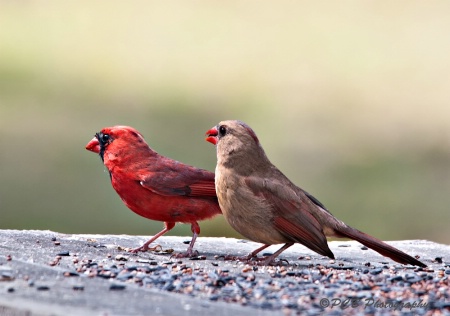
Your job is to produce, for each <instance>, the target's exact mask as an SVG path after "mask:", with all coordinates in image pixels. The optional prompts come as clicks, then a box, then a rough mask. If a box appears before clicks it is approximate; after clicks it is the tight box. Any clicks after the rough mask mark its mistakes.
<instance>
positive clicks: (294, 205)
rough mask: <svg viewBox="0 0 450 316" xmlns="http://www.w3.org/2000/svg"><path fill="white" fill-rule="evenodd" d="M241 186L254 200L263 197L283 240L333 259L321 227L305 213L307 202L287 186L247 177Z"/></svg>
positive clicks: (308, 204) (312, 217) (271, 180)
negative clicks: (284, 238) (246, 188)
mask: <svg viewBox="0 0 450 316" xmlns="http://www.w3.org/2000/svg"><path fill="white" fill-rule="evenodd" d="M245 183H246V184H247V186H248V187H249V188H250V190H252V192H253V193H254V194H255V195H257V196H263V197H264V198H265V200H266V201H267V202H268V203H270V204H271V205H272V209H273V214H275V216H274V220H273V223H274V226H275V227H276V228H277V230H278V231H279V232H280V233H281V234H282V235H284V236H285V237H286V238H288V239H290V240H292V241H293V242H298V243H301V244H303V245H305V246H306V247H308V248H310V249H311V250H314V251H315V252H317V253H319V254H321V255H324V256H327V257H330V258H334V255H333V253H332V252H331V250H330V248H329V247H328V243H327V239H326V237H325V234H324V232H323V230H322V226H321V225H320V223H319V222H318V221H317V219H316V218H315V217H314V216H313V215H312V214H311V212H309V208H310V207H311V204H310V203H311V202H310V201H309V200H308V199H307V198H306V196H305V197H303V196H299V195H297V194H296V192H295V191H294V190H292V189H291V188H290V187H289V185H285V184H281V183H280V182H278V181H276V180H273V179H270V180H269V179H263V178H258V177H248V178H246V179H245Z"/></svg>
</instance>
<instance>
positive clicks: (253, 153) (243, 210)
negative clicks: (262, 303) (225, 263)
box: [206, 121, 426, 267]
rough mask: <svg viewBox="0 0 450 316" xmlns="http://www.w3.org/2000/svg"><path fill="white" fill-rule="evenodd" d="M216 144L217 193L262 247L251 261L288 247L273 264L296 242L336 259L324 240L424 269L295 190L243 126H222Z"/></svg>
mask: <svg viewBox="0 0 450 316" xmlns="http://www.w3.org/2000/svg"><path fill="white" fill-rule="evenodd" d="M206 135H207V138H206V140H207V141H209V142H211V143H212V144H214V145H216V149H217V166H216V180H215V182H216V192H217V197H218V199H219V205H220V208H221V209H222V212H223V215H224V216H225V218H226V220H227V221H228V223H229V224H230V225H231V226H232V227H233V228H234V229H235V230H236V231H238V232H239V233H240V234H242V235H243V236H245V237H246V238H248V239H250V240H253V241H256V242H260V243H263V244H264V246H262V247H260V248H258V249H256V250H255V251H253V252H252V253H251V254H250V255H249V256H247V259H248V260H250V259H252V258H253V257H255V256H256V254H257V253H259V252H260V251H261V250H263V249H265V248H267V247H269V246H270V245H272V244H281V243H284V246H283V247H281V248H280V249H279V250H278V251H277V252H275V253H274V254H273V255H271V256H269V257H268V258H267V259H265V260H264V262H263V263H264V264H269V263H270V262H272V261H273V260H274V259H275V258H276V257H277V256H278V255H279V254H280V253H281V252H283V251H284V250H286V249H287V248H289V247H290V246H292V245H293V244H294V243H301V244H303V245H305V246H306V247H308V248H310V249H311V250H314V251H315V252H317V253H319V254H321V255H323V256H327V257H330V258H333V259H334V255H333V253H332V252H331V250H330V248H328V244H327V239H326V236H330V237H341V238H343V237H346V238H351V239H354V240H357V241H359V242H360V243H362V244H363V245H365V246H367V247H369V248H372V249H373V250H375V251H377V252H379V253H380V254H382V255H383V256H386V257H389V258H391V259H392V260H394V261H397V262H399V263H403V264H412V265H416V266H420V267H426V265H425V264H423V263H422V262H420V261H418V260H417V259H415V258H413V257H411V256H409V255H407V254H406V253H404V252H402V251H400V250H398V249H396V248H394V247H392V246H389V245H388V244H386V243H384V242H383V241H381V240H378V239H376V238H374V237H372V236H369V235H367V234H365V233H363V232H360V231H359V230H357V229H355V228H352V227H350V226H348V225H347V224H345V223H344V222H342V221H340V220H338V219H337V218H335V217H334V216H333V215H332V214H331V213H330V212H329V211H328V210H327V209H326V208H325V206H324V205H323V204H322V203H320V202H319V201H318V200H317V199H316V198H314V197H313V196H312V195H311V194H309V193H307V192H306V191H304V190H302V189H300V188H299V187H297V186H296V185H294V184H293V183H292V182H291V181H290V180H289V179H288V178H287V177H286V176H285V175H284V174H283V173H281V171H280V170H278V169H277V167H275V166H274V165H273V164H272V163H271V162H270V161H269V159H268V158H267V156H266V154H265V153H264V150H263V148H262V147H261V144H260V143H259V140H258V137H257V136H256V134H255V132H254V131H253V130H252V129H251V128H250V127H249V126H248V125H246V124H245V123H243V122H240V121H223V122H220V123H219V124H218V125H217V126H215V127H213V128H212V129H210V130H209V131H207V132H206Z"/></svg>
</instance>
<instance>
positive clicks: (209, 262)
mask: <svg viewBox="0 0 450 316" xmlns="http://www.w3.org/2000/svg"><path fill="white" fill-rule="evenodd" d="M148 237H149V236H146V237H144V236H125V235H118V236H114V235H108V236H105V235H68V234H60V233H56V232H51V231H18V230H0V315H14V316H19V315H20V316H22V315H27V316H38V315H39V316H40V315H42V316H47V315H217V316H219V315H236V316H237V315H248V314H251V315H277V314H279V315H290V314H296V313H303V312H305V313H308V314H315V313H322V312H324V313H329V314H333V315H335V314H336V313H337V314H340V313H343V312H348V311H351V312H353V313H356V314H357V313H360V312H361V311H362V310H363V309H361V308H362V307H361V308H359V309H358V308H355V309H352V310H348V309H347V310H346V311H345V310H343V309H342V308H341V309H338V308H334V309H333V308H330V307H328V308H324V307H323V306H320V305H321V301H320V304H319V299H320V298H321V297H322V296H323V297H328V298H330V299H331V298H332V297H334V296H336V295H337V296H336V297H340V298H342V297H345V296H347V297H354V296H355V295H358V294H357V293H359V292H361V291H365V292H364V293H366V294H367V295H368V296H370V297H378V296H377V295H383V293H384V292H386V291H387V292H386V293H388V292H390V291H391V290H389V289H386V290H385V291H384V292H383V290H381V292H380V288H381V289H382V288H383V287H382V284H376V283H375V285H373V286H372V287H371V288H367V284H372V283H367V282H372V281H373V282H379V283H383V282H385V283H386V284H387V287H390V286H394V287H395V291H397V292H398V293H400V294H402V293H403V292H402V291H403V288H404V291H407V290H410V289H411V288H414V286H416V285H417V286H419V285H420V284H422V283H424V281H423V280H425V281H426V282H434V283H433V284H438V285H435V288H436V293H437V294H436V296H433V297H431V296H427V297H428V300H430V299H433V300H435V301H436V302H431V303H432V308H434V309H435V310H436V309H440V310H442V311H444V312H445V311H449V310H450V302H449V301H448V297H447V296H444V297H442V296H439V291H441V292H442V290H444V291H448V287H447V288H445V286H446V285H448V283H449V278H450V275H449V274H450V246H448V245H442V244H437V243H433V242H429V241H396V242H392V243H391V244H392V245H394V246H395V247H398V248H400V249H402V250H404V251H406V252H407V253H409V254H410V255H413V256H415V255H419V256H420V260H422V261H423V262H424V263H426V264H427V265H429V269H417V268H415V267H411V266H402V265H400V264H397V263H395V262H393V261H391V260H390V259H388V258H384V257H382V256H380V255H379V254H377V253H376V252H374V251H372V250H370V249H369V250H366V249H364V248H363V247H362V245H360V244H359V243H357V242H353V241H333V242H330V248H331V250H332V251H333V252H334V254H335V256H336V258H337V259H336V260H335V261H332V260H329V259H328V258H324V257H322V256H320V255H318V254H316V253H314V252H312V251H310V250H309V249H307V248H305V247H303V246H301V245H295V246H293V247H291V248H290V249H288V250H287V251H285V252H284V253H283V254H282V255H281V258H283V259H286V260H287V262H281V263H280V266H275V267H264V266H262V267H261V266H259V267H256V266H253V265H249V264H246V263H242V262H239V261H224V260H223V258H221V257H217V256H223V255H241V256H243V255H245V254H247V253H249V252H251V251H252V250H254V249H256V248H257V247H258V246H259V244H256V243H253V242H249V241H242V240H237V239H231V238H206V237H200V238H198V240H197V243H196V246H195V249H197V250H198V251H199V253H200V255H201V256H204V257H198V258H195V259H198V260H190V259H176V258H174V257H173V256H172V255H173V253H170V250H171V249H173V250H174V253H180V252H183V251H185V250H186V248H187V245H186V244H185V243H184V242H185V241H189V239H190V237H161V238H160V239H159V240H158V241H157V244H159V245H161V248H162V250H163V251H160V252H146V253H139V254H131V253H128V252H126V251H125V250H124V249H123V248H124V247H137V246H139V245H141V244H142V243H144V242H145V241H146V240H147V238H148ZM277 247H278V246H272V247H270V248H269V249H267V251H266V252H273V251H275V250H276V249H277ZM349 272H351V274H352V278H353V279H351V280H353V281H349V282H347V281H345V280H346V278H347V279H349V280H350V277H349V276H347V277H346V275H350V274H349ZM381 276H383V278H381ZM355 277H357V279H355ZM334 278H335V279H336V280H337V281H336V282H334V281H333V279H334ZM364 278H366V279H367V280H366V279H364ZM376 278H378V279H376ZM395 278H397V279H395ZM413 278H417V280H414V281H411V279H413ZM328 280H331V281H328ZM355 280H356V281H355ZM358 280H359V281H358ZM361 280H362V281H361ZM427 280H428V281H427ZM351 282H354V284H355V286H356V285H357V286H360V288H359V290H354V289H353V288H352V285H351ZM361 282H363V283H361ZM349 284H350V285H349ZM364 284H366V285H364ZM299 286H300V288H299ZM288 288H292V290H289V291H288V290H287V289H288ZM441 288H442V290H441ZM266 289H267V290H266ZM330 289H333V291H331V292H330ZM350 290H351V291H352V292H349V291H350ZM360 290H361V291H360ZM286 291H287V292H286ZM376 291H378V292H376ZM392 291H394V290H392ZM312 292H314V293H312ZM353 292H355V293H356V294H355V293H353ZM379 292H380V293H381V294H379ZM397 292H396V293H397ZM348 293H350V294H348ZM361 293H362V292H361ZM391 293H393V292H391ZM418 293H419V294H418V295H419V296H418V297H420V298H421V299H425V296H424V294H423V293H422V294H421V292H418ZM277 295H279V296H277ZM361 297H362V296H361ZM366 297H367V296H366ZM381 297H384V296H381ZM429 303H430V302H429ZM433 304H434V305H433ZM375 311H376V312H377V313H378V314H384V313H390V312H391V310H388V309H376V310H375ZM421 311H422V312H421V314H426V313H428V312H430V305H428V308H425V309H422V310H421Z"/></svg>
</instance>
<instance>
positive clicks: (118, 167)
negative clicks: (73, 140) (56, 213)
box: [86, 126, 221, 256]
mask: <svg viewBox="0 0 450 316" xmlns="http://www.w3.org/2000/svg"><path fill="white" fill-rule="evenodd" d="M86 149H87V150H90V151H92V152H94V153H97V154H99V155H100V158H101V159H102V161H103V163H104V164H105V166H106V168H107V169H108V171H109V175H110V178H111V184H112V186H113V188H114V189H115V190H116V192H117V194H119V196H120V197H121V199H122V201H123V202H124V203H125V205H126V206H128V208H129V209H131V210H132V211H133V212H135V213H136V214H139V215H141V216H143V217H146V218H148V219H152V220H155V221H161V222H164V224H165V228H164V229H163V230H162V231H160V232H159V233H158V234H156V235H155V236H153V238H151V239H150V240H149V241H147V242H146V243H145V244H144V245H142V246H141V247H138V248H136V249H133V250H132V252H138V251H146V250H148V249H149V247H148V246H149V245H150V244H151V243H152V242H153V241H155V240H156V239H157V238H158V237H160V236H162V235H164V234H165V233H167V232H168V231H169V230H171V229H172V228H173V227H174V226H175V223H177V222H181V223H190V224H191V230H192V233H193V236H192V240H191V243H190V244H189V247H188V249H187V252H186V253H185V254H182V255H179V256H192V255H193V247H194V243H195V239H196V238H197V236H198V234H200V227H199V225H198V223H197V221H200V220H204V219H208V218H212V217H213V216H215V215H217V214H221V211H220V207H219V204H218V202H217V196H216V191H215V188H214V173H212V172H210V171H207V170H203V169H198V168H195V167H192V166H188V165H185V164H183V163H181V162H178V161H175V160H173V159H170V158H167V157H164V156H161V155H159V154H158V153H157V152H155V151H154V150H153V149H151V148H150V147H149V146H148V145H147V143H146V142H145V140H144V138H143V137H142V135H141V134H140V133H139V132H138V131H137V130H135V129H134V128H132V127H129V126H114V127H105V128H103V129H102V130H101V131H100V132H99V133H97V134H95V137H94V138H93V139H92V140H91V141H90V142H89V143H88V144H87V145H86Z"/></svg>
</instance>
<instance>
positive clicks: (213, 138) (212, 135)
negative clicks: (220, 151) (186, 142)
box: [205, 127, 219, 145]
mask: <svg viewBox="0 0 450 316" xmlns="http://www.w3.org/2000/svg"><path fill="white" fill-rule="evenodd" d="M205 135H206V136H208V137H206V141H207V142H210V143H211V144H213V145H216V144H217V135H219V132H218V131H217V128H216V127H213V128H211V129H210V130H209V131H207V132H206V134H205Z"/></svg>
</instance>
